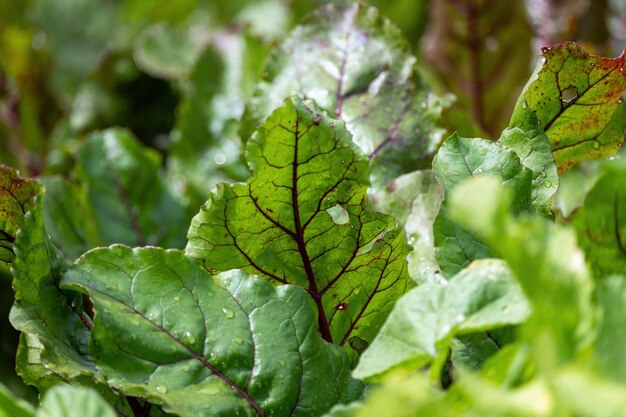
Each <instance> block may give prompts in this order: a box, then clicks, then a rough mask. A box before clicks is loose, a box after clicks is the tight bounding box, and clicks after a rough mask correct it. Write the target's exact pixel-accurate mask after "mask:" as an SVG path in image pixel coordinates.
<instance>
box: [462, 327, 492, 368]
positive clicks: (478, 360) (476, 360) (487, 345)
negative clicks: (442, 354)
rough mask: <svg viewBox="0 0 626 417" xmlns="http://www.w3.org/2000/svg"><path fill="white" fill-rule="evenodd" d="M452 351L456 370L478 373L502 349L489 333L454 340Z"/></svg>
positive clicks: (474, 334)
mask: <svg viewBox="0 0 626 417" xmlns="http://www.w3.org/2000/svg"><path fill="white" fill-rule="evenodd" d="M450 350H451V351H452V355H451V360H452V364H453V365H454V367H455V368H463V369H471V370H476V371H477V370H479V369H480V368H482V366H483V364H484V363H485V362H486V361H487V359H489V358H490V357H492V356H493V355H495V354H496V353H497V352H499V351H500V347H499V346H498V343H497V342H496V341H495V340H494V339H493V338H491V337H489V336H488V335H487V333H473V334H469V335H464V336H459V337H457V338H455V339H453V340H452V343H451V344H450Z"/></svg>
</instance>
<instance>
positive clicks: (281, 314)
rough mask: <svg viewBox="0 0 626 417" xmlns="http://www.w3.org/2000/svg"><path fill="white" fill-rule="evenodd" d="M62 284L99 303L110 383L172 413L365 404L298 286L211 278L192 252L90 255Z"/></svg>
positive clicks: (297, 411)
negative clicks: (317, 328) (189, 255)
mask: <svg viewBox="0 0 626 417" xmlns="http://www.w3.org/2000/svg"><path fill="white" fill-rule="evenodd" d="M63 283H64V286H65V287H66V288H72V289H76V290H79V291H82V292H84V293H87V294H89V296H90V297H91V299H92V301H93V303H94V308H95V310H96V316H95V319H94V328H93V331H92V332H91V343H90V346H91V353H92V355H93V357H94V360H95V361H96V363H97V364H98V367H99V369H100V370H101V371H102V373H103V374H104V375H105V377H106V378H107V381H108V383H109V384H111V385H112V386H114V387H115V388H117V389H118V390H121V391H123V392H125V393H127V394H131V395H140V396H144V397H148V398H150V399H151V400H152V401H156V402H158V403H162V404H163V408H164V409H165V410H166V411H168V412H172V413H176V414H178V415H180V416H198V415H220V416H221V415H235V414H238V415H260V416H263V415H277V416H291V415H293V416H299V415H319V414H321V413H323V412H325V411H326V410H328V409H329V408H330V407H332V406H333V405H334V404H336V403H338V402H347V401H350V400H354V399H356V398H358V396H359V395H360V391H361V384H360V383H359V382H357V381H355V380H353V379H351V377H350V374H349V369H350V368H349V366H348V362H347V357H346V354H345V352H343V351H342V350H341V349H339V348H338V347H336V346H333V345H330V344H327V343H326V342H324V341H323V340H322V339H321V338H320V337H319V335H318V334H317V332H316V331H315V325H316V324H315V307H314V304H313V302H312V301H311V300H310V299H309V298H308V296H307V294H306V293H305V292H304V291H302V290H300V289H298V288H296V287H293V286H284V287H279V288H274V287H272V286H270V285H269V284H267V283H265V282H264V281H262V280H260V279H258V278H254V277H251V276H248V275H247V274H243V273H240V272H233V273H229V274H224V275H222V276H221V277H210V276H209V275H208V274H207V273H206V272H205V271H204V270H202V269H201V268H200V267H199V266H197V265H196V264H195V263H194V262H193V261H191V260H190V259H188V258H185V257H184V255H183V253H182V252H178V251H164V250H162V249H157V248H144V249H130V248H128V247H124V246H113V247H111V248H108V249H96V250H93V251H91V252H89V253H87V254H86V255H85V256H84V257H82V258H81V259H80V260H79V261H78V262H77V263H76V264H75V266H74V267H73V268H72V269H71V270H70V271H69V272H68V273H67V274H66V275H65V277H64V279H63ZM294 370H297V372H294Z"/></svg>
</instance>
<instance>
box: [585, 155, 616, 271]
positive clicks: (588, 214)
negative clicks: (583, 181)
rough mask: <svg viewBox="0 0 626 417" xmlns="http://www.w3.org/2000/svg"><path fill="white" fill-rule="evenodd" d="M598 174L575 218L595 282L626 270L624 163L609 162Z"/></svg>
mask: <svg viewBox="0 0 626 417" xmlns="http://www.w3.org/2000/svg"><path fill="white" fill-rule="evenodd" d="M601 172H602V176H601V177H600V179H599V180H598V181H597V182H596V184H595V185H594V187H593V188H592V189H591V191H589V193H588V194H587V197H586V199H585V204H584V205H583V207H582V208H581V209H580V210H579V211H578V212H577V213H576V216H575V218H574V226H575V227H576V231H577V233H578V239H579V241H580V246H581V247H582V248H583V249H584V251H585V253H586V254H587V259H588V261H589V262H590V263H591V265H592V267H593V271H594V272H595V275H596V277H597V278H602V277H604V276H606V275H610V274H623V273H624V271H625V270H626V269H625V268H626V190H624V178H626V160H625V159H624V158H623V157H622V158H618V159H616V160H614V161H608V162H607V163H605V164H604V165H603V166H602V171H601Z"/></svg>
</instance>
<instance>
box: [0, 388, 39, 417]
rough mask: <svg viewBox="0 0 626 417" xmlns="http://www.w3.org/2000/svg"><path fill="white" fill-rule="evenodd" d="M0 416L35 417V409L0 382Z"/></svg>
mask: <svg viewBox="0 0 626 417" xmlns="http://www.w3.org/2000/svg"><path fill="white" fill-rule="evenodd" d="M0 417H35V410H34V409H33V407H32V406H31V405H30V404H28V403H27V402H26V401H24V400H20V399H17V398H15V395H14V394H13V393H11V391H9V390H8V389H7V388H6V387H5V386H4V385H2V384H0Z"/></svg>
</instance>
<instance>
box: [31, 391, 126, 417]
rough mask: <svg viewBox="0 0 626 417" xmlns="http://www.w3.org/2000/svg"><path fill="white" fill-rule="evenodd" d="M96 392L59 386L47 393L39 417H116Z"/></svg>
mask: <svg viewBox="0 0 626 417" xmlns="http://www.w3.org/2000/svg"><path fill="white" fill-rule="evenodd" d="M116 416H117V414H116V413H115V411H113V409H112V408H111V406H110V405H109V404H107V402H106V401H104V400H103V399H102V397H100V395H98V393H97V392H96V391H94V390H93V389H89V388H74V387H70V386H66V385H65V386H64V385H59V386H56V387H54V388H52V389H51V390H50V391H48V392H47V393H46V395H45V396H44V398H43V400H42V401H41V407H40V408H39V410H37V417H116Z"/></svg>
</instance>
